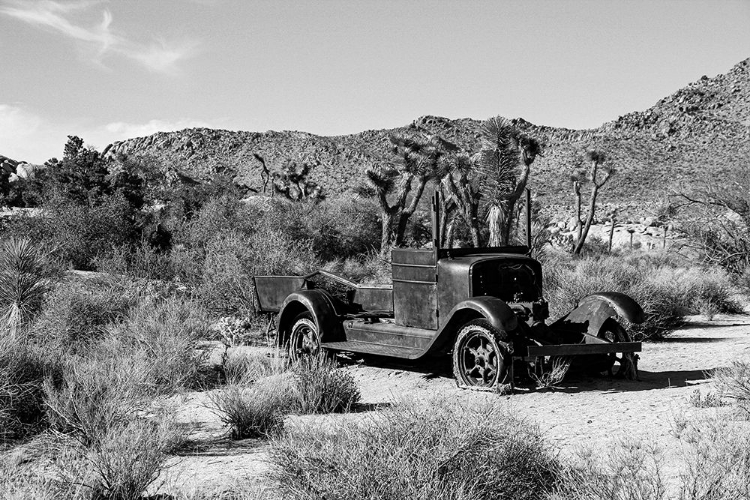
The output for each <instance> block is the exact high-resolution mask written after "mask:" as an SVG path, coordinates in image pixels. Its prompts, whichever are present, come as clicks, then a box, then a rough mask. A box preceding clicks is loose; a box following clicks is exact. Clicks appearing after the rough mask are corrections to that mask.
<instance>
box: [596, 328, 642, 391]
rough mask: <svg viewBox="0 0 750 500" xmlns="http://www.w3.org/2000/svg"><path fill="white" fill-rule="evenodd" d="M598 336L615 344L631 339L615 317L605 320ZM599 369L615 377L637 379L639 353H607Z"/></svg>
mask: <svg viewBox="0 0 750 500" xmlns="http://www.w3.org/2000/svg"><path fill="white" fill-rule="evenodd" d="M597 336H598V337H599V338H600V339H604V340H608V341H609V342H612V343H615V344H616V343H618V342H630V341H631V338H630V335H628V332H626V331H625V329H624V328H623V327H622V325H621V324H620V323H618V322H617V321H615V320H613V319H608V320H607V321H605V322H604V324H603V325H602V328H601V329H600V330H599V334H598V335H597ZM597 371H599V372H600V373H601V372H608V373H609V374H610V375H612V376H614V377H619V378H627V379H628V380H635V379H637V378H638V355H637V354H635V353H622V352H617V353H612V354H607V355H606V358H605V360H604V361H603V364H602V365H598V367H597Z"/></svg>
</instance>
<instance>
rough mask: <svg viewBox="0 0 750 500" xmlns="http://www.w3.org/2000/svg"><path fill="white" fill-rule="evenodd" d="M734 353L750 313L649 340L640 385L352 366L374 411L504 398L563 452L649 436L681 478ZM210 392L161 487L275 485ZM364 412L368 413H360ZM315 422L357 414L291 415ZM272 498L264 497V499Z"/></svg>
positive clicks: (195, 398) (257, 452)
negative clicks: (464, 382)
mask: <svg viewBox="0 0 750 500" xmlns="http://www.w3.org/2000/svg"><path fill="white" fill-rule="evenodd" d="M733 359H745V360H747V359H750V316H744V315H719V316H717V317H716V318H714V319H713V320H712V321H710V322H709V321H706V320H705V319H704V318H702V317H699V316H696V317H691V318H690V319H689V323H688V324H687V326H685V327H684V328H682V329H681V330H679V331H677V332H675V333H673V334H672V335H670V336H669V338H668V340H665V341H662V342H653V343H646V344H644V346H643V352H642V353H641V359H640V364H639V374H640V380H639V381H625V380H613V379H609V378H580V377H579V378H572V379H571V380H566V381H565V382H563V384H562V385H561V386H560V387H558V388H555V389H554V390H546V391H538V392H533V391H520V392H518V393H516V394H513V395H510V396H498V395H497V394H492V393H477V392H471V391H465V390H460V389H458V388H457V387H456V384H455V381H454V380H453V379H452V378H450V376H449V374H448V373H446V370H444V369H442V368H443V366H442V365H436V364H434V363H433V364H432V365H431V366H426V365H422V366H410V365H406V364H395V363H384V362H382V361H377V360H371V359H370V360H366V361H364V362H363V360H354V361H352V362H350V363H346V364H345V365H344V368H343V369H345V370H347V371H348V372H349V373H351V374H352V376H353V377H354V378H355V380H356V381H357V383H358V384H359V386H360V388H361V392H362V402H361V404H362V406H363V407H364V408H374V407H377V406H381V405H389V404H392V403H393V402H394V401H399V400H414V399H421V398H429V397H433V396H435V395H441V396H443V397H450V398H456V399H457V400H460V401H465V402H466V404H471V402H472V400H474V398H479V399H486V398H491V399H499V400H500V401H501V402H502V403H501V404H505V405H507V406H508V410H509V411H511V412H512V413H513V414H515V415H518V416H521V417H523V418H526V419H528V420H530V421H533V422H535V423H536V424H537V425H538V426H539V427H540V429H541V430H542V432H543V433H544V435H545V436H546V438H547V439H548V440H549V441H550V442H551V443H552V444H553V445H554V446H555V447H557V448H558V449H560V451H561V453H573V452H574V451H575V450H576V449H578V448H581V447H585V446H590V447H593V448H594V449H597V450H602V449H606V447H609V446H611V445H612V444H613V442H614V441H617V440H627V441H630V442H632V441H634V440H639V439H641V440H644V442H649V443H653V444H656V445H658V446H659V448H660V449H661V450H662V451H663V453H664V459H665V469H664V472H665V475H666V477H667V480H668V481H671V482H675V481H676V480H677V476H676V474H677V472H676V471H677V465H678V462H677V461H678V460H679V457H678V444H679V442H678V440H677V438H676V437H675V436H674V426H675V421H676V420H680V419H683V418H690V417H691V415H693V414H694V413H700V412H711V411H715V410H714V409H712V408H706V409H699V408H695V407H693V406H692V405H690V404H689V398H690V396H691V394H692V393H693V392H694V391H695V390H696V389H700V390H701V392H702V393H703V394H705V393H706V392H708V391H709V390H711V387H710V384H709V382H707V381H706V380H705V373H706V372H707V371H709V370H712V369H714V368H717V367H720V366H726V365H727V364H729V363H730V362H731V361H732V360H733ZM208 406H209V400H208V396H207V394H205V393H190V394H187V395H184V396H182V397H181V401H180V406H179V411H178V414H177V418H178V421H179V422H180V423H181V424H182V425H185V426H186V428H187V429H188V430H189V432H190V438H191V439H192V442H193V449H192V450H188V451H187V452H185V453H183V454H181V455H180V456H176V457H173V458H172V459H171V460H170V467H169V469H168V471H167V473H166V475H165V476H164V477H163V478H162V480H161V481H160V484H159V485H158V487H157V489H158V490H159V491H171V492H176V491H181V492H184V493H190V492H194V491H198V490H209V491H215V492H218V491H221V490H225V489H228V488H233V487H234V486H236V485H238V484H251V485H252V486H257V487H260V488H273V483H272V481H271V480H270V479H269V478H268V472H269V471H270V470H271V466H270V464H269V461H268V451H267V445H266V444H264V443H263V442H262V441H257V440H245V441H240V442H232V441H230V440H228V439H226V428H225V427H224V426H223V425H222V423H221V422H220V420H219V418H218V417H217V416H216V415H215V414H214V413H213V412H212V411H211V410H210V409H209V407H208ZM357 415H362V413H359V414H357ZM293 418H299V419H310V424H311V425H317V424H318V423H322V422H317V421H315V420H314V419H321V418H322V419H325V418H329V419H330V418H358V417H357V416H354V417H352V416H351V415H350V416H325V417H293ZM263 496H266V495H262V496H261V497H263Z"/></svg>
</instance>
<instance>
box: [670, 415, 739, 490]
mask: <svg viewBox="0 0 750 500" xmlns="http://www.w3.org/2000/svg"><path fill="white" fill-rule="evenodd" d="M679 438H680V441H681V442H682V452H683V457H682V458H683V460H684V466H683V467H682V470H681V471H680V474H679V475H680V492H679V498H680V499H681V500H698V499H701V500H740V499H746V498H750V428H749V427H748V422H747V421H744V422H737V421H732V420H730V419H728V418H726V416H724V415H720V414H716V415H713V416H710V417H706V418H699V419H696V420H693V421H691V422H690V423H689V424H688V425H687V428H686V429H684V430H683V431H682V432H681V433H680V436H679Z"/></svg>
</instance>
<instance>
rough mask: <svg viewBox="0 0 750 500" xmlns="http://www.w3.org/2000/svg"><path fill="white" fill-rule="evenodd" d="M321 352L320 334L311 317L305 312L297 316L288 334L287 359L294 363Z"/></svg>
mask: <svg viewBox="0 0 750 500" xmlns="http://www.w3.org/2000/svg"><path fill="white" fill-rule="evenodd" d="M321 351H322V349H321V348H320V333H319V332H318V325H316V324H315V321H313V318H312V315H311V314H310V313H309V312H307V311H305V312H303V313H300V314H298V315H297V317H295V318H294V323H293V324H292V331H291V332H290V333H289V358H290V359H291V360H292V362H296V361H299V360H300V359H302V358H304V357H307V356H317V355H318V354H320V353H321Z"/></svg>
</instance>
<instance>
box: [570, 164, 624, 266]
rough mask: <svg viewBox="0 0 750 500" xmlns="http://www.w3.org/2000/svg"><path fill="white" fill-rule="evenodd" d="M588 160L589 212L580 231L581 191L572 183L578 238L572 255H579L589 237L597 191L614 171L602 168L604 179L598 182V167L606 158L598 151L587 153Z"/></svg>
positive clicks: (609, 168)
mask: <svg viewBox="0 0 750 500" xmlns="http://www.w3.org/2000/svg"><path fill="white" fill-rule="evenodd" d="M587 155H588V157H589V160H591V174H590V180H591V199H590V200H589V211H588V214H586V224H585V225H584V226H583V229H580V226H581V217H580V210H581V208H580V207H581V190H580V184H579V182H578V181H574V183H575V185H576V206H577V212H578V228H579V229H578V232H579V237H578V239H577V241H576V244H575V247H574V248H573V254H574V255H580V253H581V250H583V244H584V243H585V242H586V237H587V236H588V235H589V230H590V229H591V224H592V223H593V221H594V212H595V211H596V197H597V195H598V194H599V189H601V187H602V186H604V185H605V184H606V183H607V181H608V180H609V178H610V177H612V175H614V173H615V169H614V168H612V167H611V166H610V167H603V168H604V177H603V178H602V179H601V180H599V178H598V171H599V165H600V164H602V163H603V162H604V161H605V160H606V156H605V155H604V153H602V152H600V151H594V150H592V151H589V152H588V153H587Z"/></svg>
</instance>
